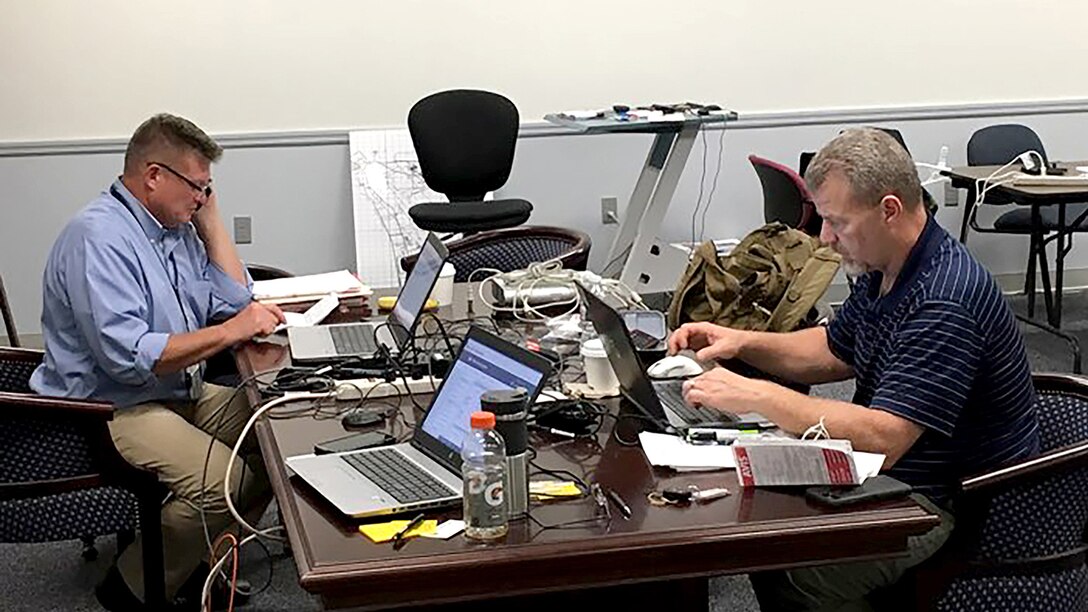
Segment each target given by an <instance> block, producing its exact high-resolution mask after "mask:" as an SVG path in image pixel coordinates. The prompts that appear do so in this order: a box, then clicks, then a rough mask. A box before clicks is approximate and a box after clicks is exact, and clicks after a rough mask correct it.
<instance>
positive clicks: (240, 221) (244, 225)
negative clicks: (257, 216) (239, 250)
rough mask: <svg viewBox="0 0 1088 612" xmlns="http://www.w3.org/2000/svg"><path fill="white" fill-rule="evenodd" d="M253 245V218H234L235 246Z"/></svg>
mask: <svg viewBox="0 0 1088 612" xmlns="http://www.w3.org/2000/svg"><path fill="white" fill-rule="evenodd" d="M252 243H253V217H235V218H234V244H252Z"/></svg>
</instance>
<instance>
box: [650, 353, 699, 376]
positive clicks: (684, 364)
mask: <svg viewBox="0 0 1088 612" xmlns="http://www.w3.org/2000/svg"><path fill="white" fill-rule="evenodd" d="M702 373H703V366H701V365H699V362H698V361H695V360H694V359H692V358H691V357H688V356H687V355H669V356H668V357H665V358H664V359H661V360H659V361H657V362H654V363H653V364H650V367H648V368H646V374H648V375H649V376H650V378H687V377H689V376H698V375H700V374H702Z"/></svg>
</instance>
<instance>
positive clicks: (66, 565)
mask: <svg viewBox="0 0 1088 612" xmlns="http://www.w3.org/2000/svg"><path fill="white" fill-rule="evenodd" d="M1010 303H1011V304H1012V306H1013V308H1014V310H1016V311H1017V312H1021V313H1023V312H1024V310H1025V300H1024V298H1023V297H1013V298H1010ZM1065 309H1066V312H1065V316H1064V321H1066V323H1065V325H1064V326H1063V329H1064V330H1065V331H1067V332H1069V333H1071V334H1073V335H1075V336H1077V337H1078V338H1079V340H1080V342H1081V343H1082V345H1084V346H1088V296H1085V295H1084V294H1067V295H1066V297H1065ZM1036 314H1037V316H1041V315H1039V313H1036ZM1021 329H1022V330H1023V332H1024V341H1025V344H1026V346H1027V350H1028V358H1029V360H1030V361H1031V364H1032V369H1033V370H1034V371H1048V372H1070V371H1071V367H1072V366H1071V364H1072V353H1071V352H1070V349H1069V347H1068V345H1067V344H1066V343H1065V342H1064V341H1062V340H1060V339H1058V338H1056V337H1054V336H1053V335H1050V334H1047V333H1045V332H1043V331H1041V330H1038V329H1036V328H1034V327H1030V326H1027V325H1021ZM813 393H814V394H817V395H820V396H824V397H833V398H837V399H846V400H849V399H850V397H851V395H852V394H853V384H852V383H848V382H847V383H838V384H833V385H822V386H819V387H817V388H815V389H814V390H813ZM270 517H271V511H270V513H269V514H267V515H266V516H265V519H264V522H265V523H268V522H269V520H270ZM113 547H114V541H113V538H102V539H100V540H99V542H98V548H99V552H100V554H99V558H98V560H97V561H94V562H85V561H84V560H83V559H82V558H81V557H80V550H81V545H80V544H79V543H78V542H60V543H53V544H34V545H16V544H4V545H0V567H2V568H4V571H3V577H2V578H0V610H4V611H6V612H24V611H25V612H30V611H35V612H37V611H42V610H66V611H71V612H97V611H99V610H101V608H100V607H99V606H98V604H97V603H96V602H95V599H94V595H93V593H92V590H93V588H94V585H95V583H97V582H98V580H100V579H101V577H102V575H103V574H104V573H105V571H106V569H107V567H108V566H109V563H110V560H111V559H112V558H113V555H114V548H113ZM242 559H243V561H242V575H243V576H244V577H245V578H247V579H248V580H250V581H251V582H252V583H253V584H254V586H256V587H259V586H261V585H262V584H264V583H265V582H266V581H267V579H268V576H269V569H270V568H271V576H272V579H271V583H269V586H268V587H267V589H265V590H264V591H263V592H261V593H259V594H256V595H255V596H254V597H253V599H252V600H251V601H250V603H249V604H248V605H247V606H245V607H244V608H242V609H244V610H260V611H268V612H281V611H282V612H307V611H311V610H320V605H319V603H318V602H317V600H315V599H314V598H313V597H311V596H310V595H309V594H308V593H306V592H305V591H303V590H302V589H301V588H300V587H299V586H298V582H297V578H298V575H297V573H296V570H295V565H294V561H293V560H292V559H291V558H290V557H289V556H287V555H284V553H283V549H282V548H280V547H279V546H277V545H274V544H273V545H270V546H269V550H268V553H267V554H266V552H265V551H263V550H262V549H261V548H259V547H252V546H251V547H247V549H245V550H243V557H242ZM710 602H711V609H712V610H715V611H726V610H729V611H736V612H747V611H756V610H758V609H759V608H758V606H757V604H756V600H755V596H754V595H753V593H752V590H751V586H750V585H749V583H748V579H747V578H746V577H744V576H725V577H721V578H716V579H714V580H713V581H712V582H711V594H710Z"/></svg>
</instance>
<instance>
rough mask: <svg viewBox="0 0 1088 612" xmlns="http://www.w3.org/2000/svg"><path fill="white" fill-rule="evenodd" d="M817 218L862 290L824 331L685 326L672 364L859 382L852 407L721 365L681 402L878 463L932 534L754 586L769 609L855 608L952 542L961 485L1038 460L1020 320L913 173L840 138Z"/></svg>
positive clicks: (872, 142) (882, 153)
mask: <svg viewBox="0 0 1088 612" xmlns="http://www.w3.org/2000/svg"><path fill="white" fill-rule="evenodd" d="M805 179H806V180H807V181H808V184H809V186H810V187H811V188H812V190H813V193H814V195H815V200H816V210H817V212H819V214H820V216H821V217H822V218H823V227H822V229H821V232H820V239H821V241H823V242H824V243H826V244H829V245H831V247H832V248H833V249H835V251H837V252H838V253H839V254H840V255H842V258H843V268H844V269H845V270H846V273H847V274H849V275H851V276H853V277H854V278H856V282H855V283H854V286H853V289H852V291H851V293H850V297H849V298H848V299H847V300H846V302H845V303H844V304H843V306H842V308H841V309H840V310H839V312H838V313H837V314H836V316H835V318H834V319H833V320H832V321H831V323H830V325H828V326H827V327H815V328H811V329H805V330H801V331H796V332H792V333H787V334H775V333H765V332H753V331H741V330H734V329H728V328H724V327H719V326H717V325H713V324H710V323H692V324H687V325H684V326H682V327H681V328H680V329H679V330H677V331H676V333H674V334H673V336H672V337H671V338H670V340H669V348H670V350H672V351H673V352H675V351H677V350H680V349H685V348H690V349H694V350H696V351H698V352H697V353H696V356H697V357H698V358H699V359H701V360H704V361H712V360H714V359H731V358H739V359H742V360H744V361H746V362H748V363H751V364H752V365H754V366H756V367H758V368H760V369H762V370H764V371H766V372H768V373H770V374H774V375H776V376H778V377H780V378H782V379H786V380H792V381H796V382H800V383H806V384H818V383H825V382H832V381H836V380H844V379H847V378H854V379H855V381H856V392H855V394H854V398H853V401H852V402H842V401H837V400H832V399H825V398H817V397H808V396H805V395H801V394H799V393H796V392H794V391H791V390H790V389H787V388H785V387H782V386H779V385H776V384H773V383H771V382H767V381H763V380H753V379H750V378H746V377H743V376H740V375H738V374H736V373H734V372H730V371H729V370H726V369H725V368H714V369H713V370H711V371H709V372H707V373H705V374H703V375H701V376H699V377H698V378H695V379H693V380H691V381H687V382H686V383H685V389H684V396H685V399H686V400H687V401H688V402H690V403H692V404H699V405H705V406H710V407H715V408H720V409H723V410H729V411H732V412H746V411H756V412H760V413H762V414H763V415H765V416H766V417H767V418H769V419H771V420H772V421H774V422H775V423H776V424H777V425H779V426H780V427H781V428H782V429H784V430H786V431H787V432H790V433H793V434H801V433H802V432H804V431H805V430H806V429H808V428H809V427H811V426H814V425H817V424H821V423H822V424H823V425H824V427H825V428H826V430H827V432H828V434H829V435H830V437H832V438H839V439H846V440H850V441H851V443H852V446H853V448H855V449H856V450H861V451H871V452H877V453H882V454H884V455H885V457H886V459H885V460H884V469H883V471H885V472H886V473H887V474H889V475H891V476H893V477H895V478H898V479H899V480H902V481H904V482H906V483H908V484H910V485H912V486H913V488H914V490H915V491H916V492H917V494H916V497H915V498H916V499H917V500H918V501H919V503H921V504H922V505H924V506H926V507H927V508H928V509H930V510H931V511H932V512H934V513H935V514H938V515H940V517H941V524H940V525H939V526H938V527H935V528H934V529H933V530H931V531H930V532H928V533H926V534H923V535H921V536H918V537H914V538H910V539H909V543H908V547H909V554H908V555H907V556H905V557H900V558H896V559H890V560H883V561H873V562H861V563H852V564H840V565H831V566H825V567H814V568H805V569H799V570H791V571H785V572H764V573H762V574H757V575H753V576H752V585H753V587H755V591H756V595H757V596H758V598H759V601H760V606H761V608H762V609H763V610H765V611H770V610H848V609H849V610H861V609H867V607H868V606H867V602H866V600H865V598H866V596H867V595H868V594H869V593H871V592H872V591H873V590H875V589H877V588H880V587H885V586H889V585H891V584H893V583H894V582H896V581H897V580H898V579H899V578H900V577H901V576H902V575H903V573H904V572H905V571H906V570H907V569H908V568H909V567H911V566H913V565H916V564H918V563H920V562H921V561H922V560H924V559H926V558H927V557H928V556H929V555H931V554H933V553H934V552H935V551H936V550H937V549H938V548H940V546H941V545H942V544H943V543H944V541H945V540H946V539H947V538H948V535H949V534H950V532H951V530H952V524H953V516H952V514H951V513H950V512H949V511H948V501H949V496H950V494H951V493H952V491H953V489H954V487H955V485H956V484H957V483H958V482H959V481H960V480H961V479H963V478H965V477H967V476H970V475H972V474H977V473H980V472H984V471H988V470H991V469H994V468H997V467H999V466H1001V465H1002V464H1005V463H1008V462H1014V461H1018V460H1022V459H1026V458H1029V457H1031V456H1032V455H1033V454H1036V453H1038V450H1039V435H1038V423H1037V421H1036V414H1035V392H1034V389H1033V387H1032V383H1031V371H1030V369H1029V367H1028V361H1027V355H1026V352H1025V350H1024V342H1023V339H1022V338H1021V336H1020V330H1019V328H1018V327H1017V325H1016V319H1015V317H1014V316H1013V314H1012V311H1011V310H1010V309H1009V307H1008V305H1007V304H1006V302H1005V300H1004V298H1003V296H1002V295H1001V291H1000V290H999V289H998V286H997V283H996V282H994V279H993V277H991V276H990V274H989V272H987V271H986V269H985V268H984V267H983V266H982V265H981V264H980V263H979V262H978V261H976V260H975V258H974V257H972V256H971V254H970V252H968V251H967V248H966V247H964V246H963V245H962V244H960V243H959V242H958V241H957V240H955V239H954V238H952V237H951V236H950V235H949V234H948V233H947V232H945V231H944V229H942V228H941V226H940V225H938V224H937V221H936V220H935V219H934V218H933V217H932V216H930V215H928V214H927V212H926V209H925V207H924V206H923V204H922V187H921V184H920V183H919V181H918V174H917V171H916V170H915V167H914V163H913V162H912V161H911V159H910V156H909V155H908V154H907V153H906V151H905V150H904V149H903V148H902V147H901V146H900V145H899V144H898V143H897V142H896V141H895V140H894V139H892V137H890V136H888V135H887V134H885V133H883V132H881V131H879V130H872V129H865V130H847V131H846V132H844V133H843V134H841V135H839V136H838V137H837V138H835V139H834V140H832V141H831V142H830V143H828V144H827V145H826V146H825V147H824V148H823V149H822V150H821V151H820V152H819V153H818V154H817V155H816V157H815V158H814V159H813V161H812V163H811V164H810V165H809V168H808V170H807V171H806V173H805Z"/></svg>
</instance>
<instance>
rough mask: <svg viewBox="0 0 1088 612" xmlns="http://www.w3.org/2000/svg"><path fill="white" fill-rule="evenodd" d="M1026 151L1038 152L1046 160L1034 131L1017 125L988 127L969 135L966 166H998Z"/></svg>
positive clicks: (1008, 124)
mask: <svg viewBox="0 0 1088 612" xmlns="http://www.w3.org/2000/svg"><path fill="white" fill-rule="evenodd" d="M1026 151H1038V152H1039V154H1040V155H1042V156H1043V159H1044V160H1045V159H1046V158H1047V157H1046V149H1044V148H1043V141H1042V140H1040V139H1039V135H1038V134H1036V133H1035V130H1033V129H1031V128H1029V127H1028V126H1026V125H1020V124H1019V123H1005V124H1002V125H989V126H986V127H984V128H982V129H981V130H977V131H976V132H975V133H974V134H971V139H970V140H968V141H967V165H968V166H999V165H1003V164H1007V163H1009V162H1011V161H1012V160H1014V159H1016V158H1017V157H1018V156H1019V155H1020V154H1021V153H1024V152H1026Z"/></svg>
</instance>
